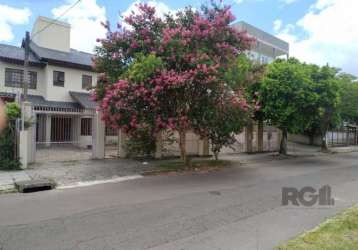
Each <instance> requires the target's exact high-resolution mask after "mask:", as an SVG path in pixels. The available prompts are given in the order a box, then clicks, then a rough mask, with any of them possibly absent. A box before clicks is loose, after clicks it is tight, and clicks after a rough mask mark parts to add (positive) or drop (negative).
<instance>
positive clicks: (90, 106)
mask: <svg viewBox="0 0 358 250" xmlns="http://www.w3.org/2000/svg"><path fill="white" fill-rule="evenodd" d="M45 27H47V28H45ZM92 56H93V55H91V54H89V53H85V52H81V51H77V50H74V49H71V48H70V25H69V24H67V23H63V22H59V21H54V20H52V19H49V18H46V17H38V18H37V20H36V22H35V24H34V27H33V29H32V32H31V43H30V56H29V68H28V71H29V86H28V101H29V102H30V103H31V105H32V109H33V112H34V114H35V116H36V126H35V131H34V140H35V141H36V148H41V147H49V146H51V145H55V144H56V145H59V144H72V145H76V146H78V147H82V148H87V147H88V148H89V147H91V146H92V130H93V129H92V127H93V117H94V116H95V114H96V111H95V107H96V103H94V102H93V101H91V99H90V94H89V89H90V88H92V87H93V86H95V84H96V81H97V73H96V72H94V70H93V68H92ZM23 65H24V49H23V48H21V47H15V46H10V45H4V44H0V97H1V98H2V99H4V100H5V101H10V100H15V99H17V100H20V99H21V98H23V89H22V86H23V74H24V73H23V72H24V66H23Z"/></svg>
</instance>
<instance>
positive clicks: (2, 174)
mask: <svg viewBox="0 0 358 250" xmlns="http://www.w3.org/2000/svg"><path fill="white" fill-rule="evenodd" d="M288 150H289V154H290V156H279V155H278V153H276V152H273V153H261V154H245V153H242V154H226V155H221V156H220V158H221V159H226V160H230V161H233V162H234V165H235V163H237V166H239V165H240V164H249V163H260V162H261V163H262V162H268V161H273V160H281V159H287V158H292V157H312V156H322V155H325V154H324V153H322V152H320V148H319V147H317V146H307V145H302V144H294V143H289V145H288ZM339 150H340V151H339ZM339 150H338V149H337V150H336V149H334V150H333V151H335V152H340V153H345V152H352V151H357V150H358V147H341V148H339ZM156 164H158V161H155V160H153V161H148V162H143V161H139V160H130V159H105V160H78V161H65V162H61V161H58V162H48V163H37V164H34V165H32V166H31V167H30V168H29V169H26V170H22V171H0V193H3V192H10V191H13V190H14V182H15V181H23V180H31V179H42V178H49V179H52V180H54V181H55V182H56V183H57V184H58V186H59V187H68V186H71V187H74V186H88V185H93V184H98V183H106V182H116V181H120V180H123V178H124V177H126V178H129V179H131V178H134V177H138V176H141V173H142V172H144V171H150V170H153V169H154V167H155V165H156Z"/></svg>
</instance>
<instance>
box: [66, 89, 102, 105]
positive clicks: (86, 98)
mask: <svg viewBox="0 0 358 250" xmlns="http://www.w3.org/2000/svg"><path fill="white" fill-rule="evenodd" d="M70 95H71V97H72V98H73V99H74V100H75V101H77V102H78V103H79V104H80V105H81V106H82V107H83V108H85V109H95V108H96V107H97V103H96V102H94V101H92V100H91V98H90V94H88V93H83V92H74V91H70Z"/></svg>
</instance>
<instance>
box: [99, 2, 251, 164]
mask: <svg viewBox="0 0 358 250" xmlns="http://www.w3.org/2000/svg"><path fill="white" fill-rule="evenodd" d="M138 8H139V13H138V14H135V13H132V14H131V15H130V16H129V17H127V18H125V20H124V21H125V23H126V25H125V27H122V26H121V25H118V27H117V30H116V31H112V30H111V28H110V26H109V24H104V26H105V27H106V28H107V29H108V33H107V37H106V38H105V39H102V40H100V42H101V46H99V47H97V49H96V52H97V53H96V57H95V58H94V65H95V67H96V69H97V71H99V72H103V73H104V75H103V77H102V78H101V79H100V80H99V82H98V86H97V88H96V90H95V91H94V94H93V97H94V99H95V100H96V101H98V102H99V104H100V105H99V108H100V109H101V111H103V117H102V118H103V120H104V121H105V122H106V123H107V124H108V125H109V126H111V127H113V128H116V129H122V130H124V131H125V132H127V133H128V134H133V133H136V132H137V131H138V130H142V129H146V130H148V131H150V133H151V134H152V135H153V138H154V137H155V135H156V133H158V132H159V131H161V130H167V129H169V130H173V131H177V132H178V133H179V146H180V150H181V158H182V160H183V161H184V162H186V163H187V162H188V158H187V154H186V150H185V148H186V147H185V141H186V133H187V131H188V130H194V131H195V132H196V133H198V134H199V135H200V136H202V137H210V133H209V132H208V131H209V130H210V128H211V127H212V124H213V123H211V122H208V120H212V119H224V120H221V122H226V121H227V122H228V123H229V122H231V120H230V119H226V118H229V117H231V115H233V114H235V115H234V117H235V119H232V122H237V121H239V122H238V123H237V128H235V129H234V130H233V129H227V130H228V132H227V133H229V134H232V133H234V132H238V131H239V130H240V129H242V127H243V126H244V124H245V120H246V117H248V116H249V113H250V110H251V108H250V104H249V103H248V102H247V100H246V99H245V95H244V91H245V88H244V86H240V88H239V87H237V88H232V87H230V86H228V85H227V84H226V80H227V79H225V75H226V72H227V70H228V67H230V65H232V63H233V62H236V58H237V57H238V56H239V55H241V54H243V52H244V51H245V50H246V49H247V48H248V47H249V46H250V43H251V42H252V40H251V39H249V38H248V37H247V35H246V34H245V33H240V32H238V31H236V30H235V29H234V28H232V27H231V26H230V23H231V22H232V21H233V20H234V17H233V16H232V14H231V12H230V7H218V6H216V5H213V6H212V7H203V8H202V10H201V11H194V10H193V9H191V8H190V7H189V8H186V9H185V10H183V11H180V12H178V13H177V14H176V15H175V16H171V15H169V14H168V15H167V16H166V17H165V18H158V17H157V16H156V15H155V9H154V8H153V7H150V6H148V5H147V4H139V5H138ZM128 26H129V27H130V28H126V27H128ZM210 114H211V115H210ZM213 114H215V115H213ZM220 115H224V116H223V117H226V118H223V117H221V116H220ZM237 118H239V120H238V119H237ZM209 139H212V137H210V138H209Z"/></svg>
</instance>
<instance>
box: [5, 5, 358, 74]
mask: <svg viewBox="0 0 358 250" xmlns="http://www.w3.org/2000/svg"><path fill="white" fill-rule="evenodd" d="M75 1H76V0H52V1H49V0H0V43H6V44H13V45H18V44H20V42H21V39H22V37H23V35H24V33H25V31H26V30H31V27H32V25H33V23H34V21H35V19H36V17H37V16H39V15H43V16H47V17H56V16H58V15H59V14H61V13H63V11H64V10H66V9H67V8H68V7H69V6H70V5H71V4H72V3H74V2H75ZM147 2H148V1H147ZM204 2H205V1H201V0H181V1H172V0H171V1H170V0H151V1H149V4H151V5H154V6H156V7H157V9H158V11H159V12H167V11H175V10H178V9H181V8H183V7H185V6H187V5H191V6H193V7H196V8H199V6H200V5H201V4H202V3H204ZM134 3H135V2H134V1H128V0H82V1H81V3H80V4H78V5H77V6H76V7H75V8H74V9H72V10H71V11H70V12H68V14H66V15H65V16H64V17H63V18H62V20H63V21H66V22H69V23H70V24H71V25H72V33H71V46H72V47H73V48H76V49H79V50H85V51H91V50H92V48H93V46H94V44H95V38H97V37H101V36H103V35H104V31H103V29H102V28H101V26H100V25H98V23H99V21H101V20H104V19H108V20H109V21H110V22H111V23H116V22H117V21H118V17H119V15H120V14H122V15H123V14H125V13H128V12H129V10H135V7H134ZM224 3H227V4H231V5H232V11H233V13H234V15H235V16H236V17H237V19H238V20H244V21H246V22H249V23H251V24H253V25H255V26H257V27H259V28H261V29H263V30H265V31H267V32H269V33H272V34H274V35H277V36H279V37H280V38H282V39H284V40H286V41H287V42H289V43H290V54H291V55H293V56H295V57H298V58H299V59H301V60H304V61H307V62H312V63H318V64H326V63H329V64H330V65H332V66H336V67H340V68H342V69H343V70H344V71H346V72H349V73H353V74H356V75H358V67H357V65H358V59H357V58H358V31H357V30H358V29H356V25H357V24H358V17H357V15H356V11H355V10H357V9H358V1H357V0H224Z"/></svg>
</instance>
